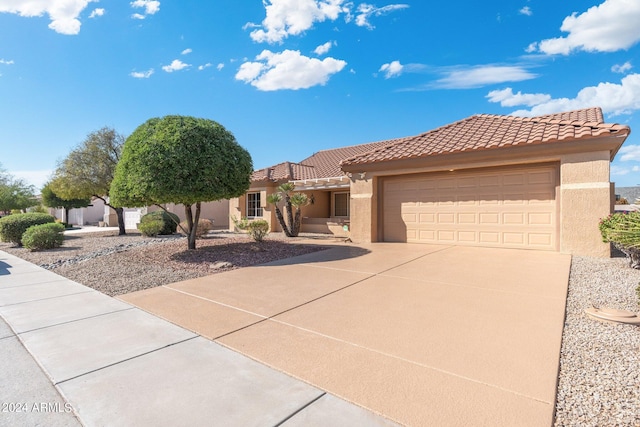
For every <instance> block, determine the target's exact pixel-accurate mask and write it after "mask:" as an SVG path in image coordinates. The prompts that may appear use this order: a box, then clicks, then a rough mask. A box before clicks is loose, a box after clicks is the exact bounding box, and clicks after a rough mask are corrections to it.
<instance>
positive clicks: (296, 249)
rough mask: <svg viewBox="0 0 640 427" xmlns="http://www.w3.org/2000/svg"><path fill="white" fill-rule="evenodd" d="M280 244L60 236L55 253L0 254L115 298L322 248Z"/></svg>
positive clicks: (217, 237) (133, 235)
mask: <svg viewBox="0 0 640 427" xmlns="http://www.w3.org/2000/svg"><path fill="white" fill-rule="evenodd" d="M285 239H286V238H285V237H284V236H282V235H280V234H277V233H276V234H272V235H270V236H268V237H267V238H266V239H265V240H264V241H263V242H260V243H258V242H255V241H253V239H251V238H250V237H249V236H248V235H246V234H239V233H226V232H213V233H209V235H208V236H206V237H205V238H203V239H199V240H198V241H197V245H198V246H197V247H198V249H197V250H195V251H187V242H186V237H182V236H180V235H174V236H161V237H158V238H149V237H144V236H142V235H141V234H140V233H137V232H129V233H128V234H127V235H124V236H118V233H117V232H114V231H109V232H98V233H87V234H74V235H68V236H65V243H64V245H63V246H62V247H61V248H58V249H51V250H45V251H34V252H30V251H28V250H27V249H24V248H18V247H14V246H13V245H12V244H11V243H0V250H2V251H5V252H8V253H10V254H12V255H15V256H17V257H20V258H23V259H25V260H27V261H29V262H32V263H34V264H36V265H39V266H41V267H44V268H46V269H48V270H51V271H53V272H55V273H56V274H59V275H61V276H64V277H66V278H68V279H71V280H74V281H76V282H78V283H82V284H83V285H85V286H89V287H91V288H93V289H95V290H97V291H100V292H102V293H105V294H107V295H109V296H116V295H122V294H126V293H129V292H134V291H139V290H143V289H148V288H153V287H156V286H161V285H166V284H169V283H175V282H179V281H183V280H188V279H194V278H196V277H202V276H206V275H209V274H215V273H218V272H221V271H226V270H231V269H235V268H241V267H247V266H250V265H256V264H263V263H266V262H270V261H275V260H279V259H284V258H290V257H293V256H296V255H302V254H306V253H309V252H315V251H318V250H322V249H325V248H326V246H323V245H322V240H318V243H317V244H314V243H311V244H309V243H308V241H309V240H308V239H307V238H305V237H300V238H293V239H288V240H285ZM302 240H306V241H307V243H305V244H301V241H302ZM332 240H333V239H332Z"/></svg>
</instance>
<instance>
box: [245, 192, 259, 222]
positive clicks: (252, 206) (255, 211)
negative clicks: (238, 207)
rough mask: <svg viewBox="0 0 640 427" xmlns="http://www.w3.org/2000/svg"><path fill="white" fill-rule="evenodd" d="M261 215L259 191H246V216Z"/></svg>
mask: <svg viewBox="0 0 640 427" xmlns="http://www.w3.org/2000/svg"><path fill="white" fill-rule="evenodd" d="M261 216H262V204H261V203H260V193H247V217H248V218H255V217H261Z"/></svg>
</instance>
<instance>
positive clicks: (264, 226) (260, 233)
mask: <svg viewBox="0 0 640 427" xmlns="http://www.w3.org/2000/svg"><path fill="white" fill-rule="evenodd" d="M247 230H248V231H249V235H250V236H251V237H253V240H255V241H256V242H262V239H264V238H265V236H266V235H267V234H269V223H268V222H267V221H265V220H264V219H257V220H255V221H251V222H250V223H249V225H247Z"/></svg>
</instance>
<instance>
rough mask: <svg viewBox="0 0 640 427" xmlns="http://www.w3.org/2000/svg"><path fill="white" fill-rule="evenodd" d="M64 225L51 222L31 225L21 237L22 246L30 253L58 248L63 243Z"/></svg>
mask: <svg viewBox="0 0 640 427" xmlns="http://www.w3.org/2000/svg"><path fill="white" fill-rule="evenodd" d="M63 231H64V225H62V224H59V223H56V222H51V223H46V224H40V225H32V226H31V227H29V228H27V231H25V232H24V234H23V235H22V244H23V245H24V247H25V248H27V249H29V250H31V251H37V250H42V249H53V248H59V247H60V246H62V244H63V242H64V235H63V234H62V232H63Z"/></svg>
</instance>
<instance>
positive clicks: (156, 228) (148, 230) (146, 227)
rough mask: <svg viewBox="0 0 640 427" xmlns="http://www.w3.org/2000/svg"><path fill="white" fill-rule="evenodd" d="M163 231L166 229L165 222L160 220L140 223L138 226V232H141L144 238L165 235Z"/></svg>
mask: <svg viewBox="0 0 640 427" xmlns="http://www.w3.org/2000/svg"><path fill="white" fill-rule="evenodd" d="M163 229H164V222H162V221H160V220H154V221H149V220H147V221H145V222H140V224H138V230H140V232H141V233H142V235H143V236H147V237H156V236H157V235H158V234H165V233H163V232H162V231H163Z"/></svg>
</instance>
